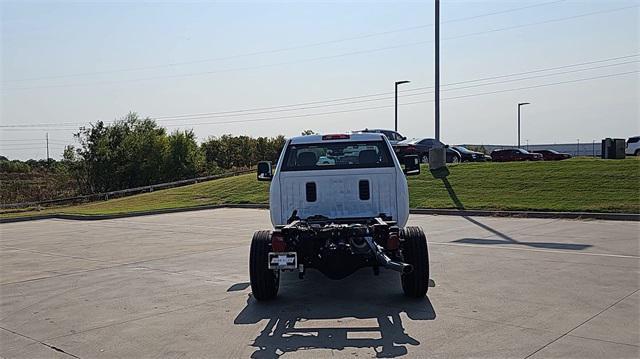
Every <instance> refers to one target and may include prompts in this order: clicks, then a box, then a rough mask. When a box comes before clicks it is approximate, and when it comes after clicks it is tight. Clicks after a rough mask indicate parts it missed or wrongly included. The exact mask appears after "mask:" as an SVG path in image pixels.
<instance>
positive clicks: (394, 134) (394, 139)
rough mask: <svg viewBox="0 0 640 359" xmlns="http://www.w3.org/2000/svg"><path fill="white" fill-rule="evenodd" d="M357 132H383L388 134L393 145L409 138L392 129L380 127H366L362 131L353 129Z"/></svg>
mask: <svg viewBox="0 0 640 359" xmlns="http://www.w3.org/2000/svg"><path fill="white" fill-rule="evenodd" d="M353 132H355V133H381V134H383V135H385V136H387V139H388V140H389V142H390V143H391V144H392V145H395V144H396V143H398V142H400V141H404V140H406V139H407V138H406V137H404V136H403V135H401V134H399V133H398V132H396V131H392V130H383V129H380V128H371V129H370V128H365V129H364V130H360V131H353Z"/></svg>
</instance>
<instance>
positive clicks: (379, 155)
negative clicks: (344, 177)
mask: <svg viewBox="0 0 640 359" xmlns="http://www.w3.org/2000/svg"><path fill="white" fill-rule="evenodd" d="M393 166H394V163H393V159H392V158H391V154H390V153H389V149H388V147H387V144H386V143H385V142H383V141H363V142H328V143H310V144H300V145H290V146H289V147H288V148H287V150H286V152H285V155H284V162H283V163H282V168H281V169H280V170H281V171H309V170H327V169H349V168H378V167H393Z"/></svg>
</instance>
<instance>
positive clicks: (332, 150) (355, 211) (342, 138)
mask: <svg viewBox="0 0 640 359" xmlns="http://www.w3.org/2000/svg"><path fill="white" fill-rule="evenodd" d="M414 171H418V172H419V167H418V168H414ZM258 179H260V177H258ZM270 179H271V188H270V191H269V204H270V209H271V223H272V224H273V225H274V226H277V225H283V224H286V222H287V219H288V218H289V217H290V216H291V214H292V213H293V211H294V210H295V211H297V215H298V217H300V218H305V219H306V218H309V217H312V216H324V217H327V218H335V219H348V218H352V219H357V218H372V217H376V216H379V215H384V216H386V217H388V218H394V219H395V220H396V221H397V223H398V224H399V225H400V226H404V225H405V224H406V222H407V219H408V217H409V192H408V187H407V180H406V178H405V173H404V171H403V170H402V167H401V164H400V162H399V161H398V159H397V158H396V156H395V155H394V152H393V149H392V147H391V145H390V143H389V140H388V139H387V138H386V137H385V136H384V135H382V134H377V133H357V134H350V135H347V134H340V135H312V136H301V137H295V138H292V139H290V140H288V141H287V143H286V145H285V149H284V151H282V154H281V155H280V159H279V160H278V164H277V166H276V168H275V171H274V172H273V175H272V176H271V178H270Z"/></svg>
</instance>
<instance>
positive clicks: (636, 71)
mask: <svg viewBox="0 0 640 359" xmlns="http://www.w3.org/2000/svg"><path fill="white" fill-rule="evenodd" d="M639 72H640V70H635V71H627V72H619V73H614V74H608V75H601V76H594V77H587V78H581V79H575V80H567V81H559V82H552V83H547V84H540V85H534V86H524V87H518V88H511V89H504V90H497V91H489V92H481V93H475V94H469V95H460V96H453V97H445V98H441V100H442V101H445V100H455V99H462V98H469V97H477V96H485V95H493V94H499V93H506V92H514V91H521V90H528V89H534V88H541V87H549V86H556V85H562V84H569V83H578V82H584V81H590V80H597V79H604V78H611V77H616V76H624V75H630V74H636V73H639ZM429 102H433V100H422V101H414V102H405V103H402V104H399V105H400V106H405V105H415V104H423V103H429ZM392 107H394V106H393V105H384V106H375V107H363V108H356V109H350V110H339V111H329V112H319V113H310V114H302V115H291V116H282V117H268V118H258V119H244V120H230V121H217V122H194V123H187V124H180V125H171V124H168V125H166V126H167V127H179V126H199V125H220V124H230V123H247V122H262V121H275V120H284V119H291V118H304V117H313V116H322V115H330V114H338V113H349V112H359V111H368V110H378V109H384V108H392ZM6 130H14V129H11V128H10V129H6ZM53 130H54V131H61V130H65V129H63V128H57V129H53ZM67 130H68V129H67Z"/></svg>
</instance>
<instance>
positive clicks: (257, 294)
mask: <svg viewBox="0 0 640 359" xmlns="http://www.w3.org/2000/svg"><path fill="white" fill-rule="evenodd" d="M270 249H271V231H257V232H255V233H254V234H253V238H252V239H251V252H250V253H249V279H250V281H251V291H252V292H253V297H254V298H256V299H257V300H269V299H273V298H275V297H276V295H277V294H278V287H279V286H280V271H278V270H272V269H269V267H268V261H269V250H270Z"/></svg>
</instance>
